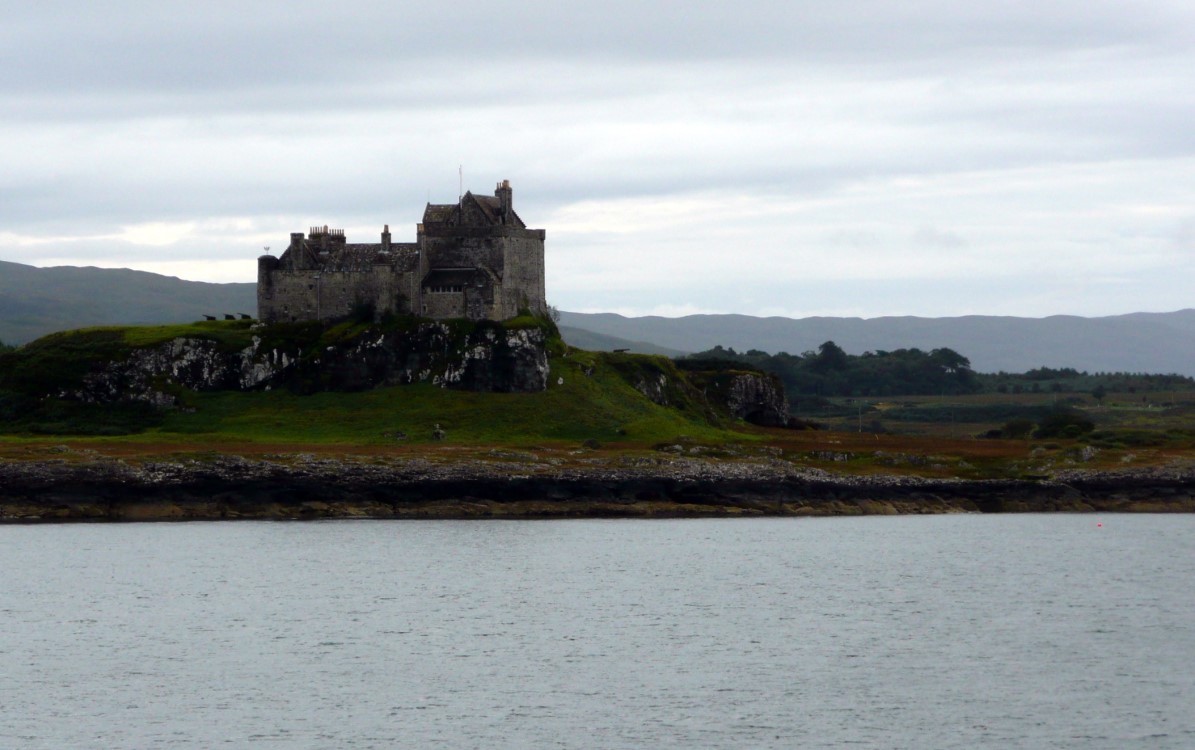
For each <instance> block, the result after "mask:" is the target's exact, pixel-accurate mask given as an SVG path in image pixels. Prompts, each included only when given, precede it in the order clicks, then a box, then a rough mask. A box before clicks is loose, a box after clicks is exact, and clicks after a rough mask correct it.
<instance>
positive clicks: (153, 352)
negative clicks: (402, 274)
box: [54, 322, 548, 408]
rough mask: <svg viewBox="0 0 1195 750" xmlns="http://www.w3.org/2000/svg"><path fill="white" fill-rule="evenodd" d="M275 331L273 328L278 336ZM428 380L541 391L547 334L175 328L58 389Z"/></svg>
mask: <svg viewBox="0 0 1195 750" xmlns="http://www.w3.org/2000/svg"><path fill="white" fill-rule="evenodd" d="M275 338H276V337H275ZM417 382H430V383H433V384H436V385H439V386H442V387H444V388H456V389H460V390H471V391H489V392H501V393H509V392H536V391H542V390H544V389H545V388H547V383H548V354H547V347H546V335H545V333H544V331H543V330H542V329H540V328H534V327H532V328H516V329H506V328H503V327H502V326H501V325H498V324H489V323H482V324H477V325H475V326H473V327H472V329H471V330H470V331H469V332H467V333H464V334H462V333H460V332H456V331H454V330H453V329H452V328H451V327H450V325H449V324H446V323H439V322H426V323H421V324H419V325H417V326H415V327H414V328H412V329H411V330H408V331H404V332H403V333H401V334H399V333H393V332H385V331H382V330H376V331H369V330H367V331H366V332H364V333H362V334H360V335H357V336H354V337H352V338H349V339H346V340H344V341H339V342H336V343H332V344H323V345H320V346H319V347H318V348H313V347H312V346H311V345H310V344H307V345H306V346H304V343H302V342H298V341H290V342H287V341H283V342H278V341H274V342H272V343H270V342H267V341H266V340H265V339H263V337H262V336H254V337H253V343H252V345H251V346H249V347H246V348H244V349H240V350H232V351H230V350H227V349H225V348H223V347H221V346H220V344H219V343H217V342H216V341H212V340H208V339H201V338H190V337H184V338H176V339H173V340H171V341H168V342H166V343H164V344H160V345H158V346H154V347H148V348H138V349H132V350H131V351H130V352H129V353H128V355H127V356H125V357H123V358H121V359H117V360H113V361H109V362H104V363H99V364H98V365H97V366H96V367H95V368H94V369H93V370H92V371H91V372H89V373H88V374H86V375H85V376H84V377H83V380H82V383H81V385H80V386H79V387H77V388H74V389H69V390H66V391H63V392H62V393H59V394H54V395H58V396H61V397H66V398H70V399H74V400H78V401H83V402H86V403H114V402H120V401H124V402H141V403H148V404H151V405H153V406H156V407H159V408H170V407H173V406H177V405H178V403H179V397H178V394H179V390H180V389H186V390H191V391H216V390H243V391H247V390H256V389H266V390H268V389H271V388H278V387H288V388H293V389H296V390H299V391H302V392H308V393H310V392H315V391H324V390H330V391H357V390H365V389H368V388H375V387H378V386H385V385H398V384H406V383H417Z"/></svg>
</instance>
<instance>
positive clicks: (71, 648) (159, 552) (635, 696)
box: [0, 515, 1195, 750]
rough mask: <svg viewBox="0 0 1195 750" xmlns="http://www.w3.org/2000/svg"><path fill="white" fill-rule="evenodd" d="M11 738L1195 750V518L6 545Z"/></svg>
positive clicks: (264, 532) (139, 528)
mask: <svg viewBox="0 0 1195 750" xmlns="http://www.w3.org/2000/svg"><path fill="white" fill-rule="evenodd" d="M0 569H2V571H3V579H2V580H3V583H2V585H0V747H3V748H54V749H55V750H57V749H59V748H149V747H155V748H156V747H165V748H214V747H273V748H395V747H419V748H425V747H432V748H434V747H444V748H686V749H687V748H830V747H865V748H1001V749H1003V748H1117V749H1118V750H1119V749H1121V748H1191V747H1195V517H1193V516H1145V515H1133V516H1126V515H1107V516H1102V517H1097V516H1094V515H1002V516H942V517H866V518H849V519H847V518H841V519H779V518H777V519H740V520H659V521H649V520H575V521H333V522H291V523H286V522H281V523H280V522H222V523H177V524H166V523H158V524H102V525H101V524H92V525H45V526H7V527H0Z"/></svg>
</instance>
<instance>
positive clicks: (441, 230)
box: [258, 182, 547, 322]
mask: <svg viewBox="0 0 1195 750" xmlns="http://www.w3.org/2000/svg"><path fill="white" fill-rule="evenodd" d="M510 201H511V191H510V187H509V183H507V182H503V183H500V184H499V187H498V189H497V190H496V191H495V196H494V197H492V198H491V197H478V196H474V195H472V194H471V193H467V194H466V195H465V196H464V197H462V199H461V201H460V203H459V205H456V206H453V205H445V206H439V205H437V206H433V205H430V204H429V205H428V207H427V210H426V211H425V214H424V223H423V224H419V225H418V229H417V237H416V242H415V243H411V244H398V243H393V244H392V243H391V242H390V232H389V227H388V226H387V228H386V229H385V230H384V231H383V233H382V241H381V243H380V244H373V245H368V244H365V245H361V244H346V240H345V237H344V233H343V232H342V231H341V230H329V229H328V228H327V227H323V228H322V229H321V228H319V227H315V228H313V229H312V233H311V236H310V237H305V236H304V235H303V234H302V233H294V234H292V235H291V244H290V247H289V248H288V249H287V251H286V252H285V253H284V254H283V255H282V257H281V258H273V257H270V256H263V257H262V258H260V259H259V261H258V318H259V319H261V320H263V321H266V322H283V321H299V320H324V321H327V320H334V319H336V318H342V317H345V316H348V315H350V314H351V313H353V312H354V310H356V309H358V308H359V307H360V306H362V305H371V306H372V307H373V309H374V313H375V317H376V318H380V317H381V316H383V315H385V314H387V313H399V314H414V315H422V316H425V317H429V318H436V319H444V318H469V319H472V320H479V319H486V318H488V319H491V320H505V319H508V318H512V317H514V316H516V315H518V314H519V312H520V310H524V309H529V310H531V311H532V312H535V313H539V314H542V313H545V312H546V311H547V299H546V294H545V290H544V236H545V233H544V231H543V230H542V229H526V228H525V227H524V225H523V223H522V220H521V219H519V218H518V216H517V215H515V214H514V212H513V208H511V206H510Z"/></svg>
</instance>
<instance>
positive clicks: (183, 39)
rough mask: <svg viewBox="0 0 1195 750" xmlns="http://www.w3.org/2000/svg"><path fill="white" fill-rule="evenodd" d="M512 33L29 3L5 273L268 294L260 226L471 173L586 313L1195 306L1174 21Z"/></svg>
mask: <svg viewBox="0 0 1195 750" xmlns="http://www.w3.org/2000/svg"><path fill="white" fill-rule="evenodd" d="M972 6H974V7H972ZM495 11H496V9H495V8H494V7H493V6H492V5H488V6H487V5H483V4H480V3H471V2H470V3H464V4H458V5H455V6H453V8H452V9H451V11H447V10H446V9H445V8H444V6H443V5H442V4H431V3H418V4H410V3H407V4H403V6H402V7H401V8H400V7H399V6H396V5H394V4H393V3H383V2H376V3H371V2H350V3H341V4H337V5H330V4H326V3H316V2H298V3H293V2H287V3H282V2H276V3H273V2H268V3H254V4H251V5H248V6H246V5H244V4H233V3H226V2H211V3H202V4H200V3H159V4H154V5H146V4H143V3H134V2H113V3H104V4H85V3H81V2H61V3H49V4H45V3H39V4H32V3H27V4H25V5H23V6H21V7H20V8H14V9H12V12H11V14H10V16H9V17H8V18H7V22H6V24H5V25H3V26H0V69H2V70H4V71H5V75H4V76H2V77H0V114H2V115H3V117H0V139H3V142H4V143H5V144H6V149H5V151H4V152H3V153H0V201H2V205H3V206H4V219H5V221H4V223H3V226H0V245H2V246H4V247H6V248H9V249H8V250H6V255H5V258H6V259H11V260H20V261H23V262H35V263H38V262H71V260H72V258H74V259H76V260H78V261H79V262H101V260H102V259H105V258H106V259H107V262H106V264H108V265H122V264H123V265H136V266H138V267H147V268H148V267H150V266H151V265H152V264H153V263H169V264H171V265H170V268H175V269H177V272H178V273H179V274H180V275H187V276H190V277H192V278H220V279H225V280H229V277H230V275H231V276H235V277H237V278H238V279H240V280H249V279H251V278H252V258H253V256H254V255H255V254H256V251H257V250H258V249H260V247H259V246H260V245H261V244H267V242H266V239H263V238H268V237H270V236H276V237H277V240H276V243H280V242H283V241H284V240H285V235H286V233H287V232H289V231H293V230H295V229H301V228H305V227H306V226H307V225H309V224H314V223H325V222H327V223H333V224H337V225H343V226H346V227H350V228H353V229H354V230H355V231H361V232H370V233H372V232H374V231H375V230H376V225H380V224H381V223H384V222H389V223H391V224H392V225H394V226H395V227H398V228H402V230H403V231H410V232H413V228H412V227H413V224H414V222H415V221H417V219H418V217H419V214H420V212H421V207H422V205H423V203H424V202H425V201H427V200H431V201H445V200H452V199H453V198H454V197H455V194H456V190H457V165H458V164H463V165H464V169H465V175H466V187H467V188H471V189H473V190H477V191H486V190H489V189H492V187H491V186H492V183H493V181H495V180H497V179H502V178H511V179H513V180H514V182H515V185H516V191H517V197H516V200H517V201H518V203H519V209H520V212H521V213H522V214H523V216H524V218H526V219H527V220H528V221H529V222H531V223H532V224H535V225H536V226H545V227H546V228H547V229H548V230H549V256H550V257H549V264H550V267H551V268H556V269H559V270H558V271H550V278H549V281H550V283H551V284H552V285H553V287H554V288H555V289H557V290H559V291H558V292H557V293H554V294H553V296H554V297H555V301H556V303H557V304H561V305H562V306H564V307H566V308H568V307H572V308H587V309H594V308H600V307H602V306H608V307H619V308H621V309H627V310H630V309H643V310H646V309H652V308H654V307H657V306H660V305H663V306H666V307H667V308H668V309H673V310H678V309H685V308H686V306H688V307H692V306H699V307H701V306H704V307H714V308H717V309H722V310H727V311H739V312H752V311H758V310H767V309H777V310H778V309H784V310H788V311H790V312H799V311H801V310H808V311H813V310H844V311H845V310H848V309H857V311H858V312H857V313H856V314H866V313H869V312H870V313H871V314H900V313H901V312H903V311H910V312H912V311H914V310H913V309H912V308H916V310H915V311H917V312H920V313H921V314H948V313H950V312H951V311H955V310H960V309H963V308H966V309H967V310H968V311H970V312H984V311H991V312H994V311H997V309H1000V310H1004V311H1011V310H1007V309H1006V308H1007V307H1008V305H1010V304H1019V305H1023V306H1024V307H1023V308H1022V310H1023V311H1024V312H1027V313H1039V314H1046V313H1050V312H1080V311H1083V312H1088V313H1090V312H1092V311H1100V310H1103V311H1107V312H1121V311H1127V310H1131V309H1138V308H1141V309H1144V308H1150V309H1165V308H1169V307H1176V306H1185V305H1187V304H1190V303H1189V302H1183V299H1185V298H1184V297H1183V292H1182V291H1181V290H1179V289H1178V288H1177V287H1176V286H1175V285H1174V284H1173V282H1172V279H1173V278H1174V276H1175V271H1176V269H1189V268H1190V265H1191V260H1190V259H1189V257H1187V255H1189V250H1190V242H1189V235H1190V231H1189V228H1188V229H1183V227H1184V226H1187V225H1185V224H1183V222H1184V221H1186V222H1189V221H1190V213H1189V206H1190V205H1191V204H1192V200H1191V199H1192V197H1193V196H1192V194H1191V193H1192V188H1188V187H1187V186H1188V185H1192V184H1195V134H1193V132H1192V130H1191V128H1190V127H1189V123H1190V122H1192V121H1195V94H1192V93H1191V92H1193V91H1195V86H1193V85H1192V84H1195V53H1193V52H1192V50H1193V49H1195V44H1192V42H1193V41H1195V39H1193V38H1192V37H1193V36H1195V32H1193V31H1192V29H1195V23H1192V22H1193V21H1195V9H1192V8H1190V7H1188V5H1187V4H1183V3H1178V2H1157V3H1150V4H1149V5H1148V7H1145V8H1142V7H1131V8H1130V7H1127V6H1124V5H1122V4H1120V3H1112V2H1088V3H1084V4H1077V3H1073V4H1072V3H1062V2H1052V3H1041V2H1038V3H1028V2H1012V3H1003V4H979V5H975V4H960V3H956V2H913V3H901V4H894V3H890V2H879V1H878V0H877V1H875V2H872V1H870V0H869V1H867V2H860V1H851V2H843V3H834V4H827V3H811V2H798V3H793V2H742V3H736V4H732V5H727V4H704V3H702V4H694V3H684V4H682V3H654V4H643V3H641V2H636V3H631V2H623V1H622V0H616V1H615V2H612V3H606V4H603V5H601V6H598V5H589V6H584V7H573V6H570V5H567V4H559V3H547V2H532V3H523V4H521V5H520V6H519V7H518V8H504V9H502V12H495ZM192 225H193V226H194V227H199V229H194V230H187V231H184V228H185V227H187V226H192ZM142 226H150V227H151V229H152V230H153V231H148V230H142V229H137V227H142ZM171 227H173V229H171ZM213 227H216V228H218V229H213ZM130 228H131V229H130ZM204 228H206V229H204ZM170 231H175V233H176V235H177V236H175V237H174V239H173V240H169V235H170ZM196 233H200V234H196ZM159 235H161V236H162V237H163V238H165V239H166V240H169V241H163V243H162V244H158V245H153V246H145V245H141V244H138V243H139V242H143V241H144V238H145V237H147V236H155V237H156V236H159ZM200 235H201V236H200ZM114 237H116V238H122V237H123V238H125V239H113V238H114ZM129 237H131V238H133V239H131V240H130V239H127V238H129ZM852 238H853V239H852ZM861 238H867V241H866V242H863V241H862V240H861ZM1176 238H1178V239H1177V240H1176ZM146 247H149V248H150V249H148V250H147V249H146ZM1184 253H1186V254H1187V255H1184ZM237 257H244V258H245V266H244V271H243V272H239V271H236V270H235V268H236V266H235V265H234V263H233V261H234V260H235V259H236V258H237ZM188 258H191V259H193V260H191V261H190V262H189V261H188ZM1043 266H1044V267H1047V268H1049V269H1051V272H1052V273H1057V272H1058V269H1068V272H1069V273H1071V274H1073V275H1074V277H1075V278H1076V279H1077V281H1076V282H1075V283H1074V284H1073V285H1069V286H1067V287H1066V288H1065V293H1064V292H1063V290H1062V287H1060V286H1059V285H1058V282H1057V281H1054V282H1049V281H1047V280H1043V278H1042V276H1041V273H1040V269H1041V268H1042V267H1043ZM628 268H630V269H634V271H633V272H632V273H628V272H627V269H628ZM1162 269H1168V270H1165V271H1164V270H1162ZM1097 270H1098V273H1097ZM980 278H982V279H984V281H983V282H978V281H976V279H980ZM1053 278H1055V279H1056V278H1057V276H1055V277H1053ZM885 279H889V280H891V279H899V280H900V283H899V285H895V284H893V282H892V281H888V282H885ZM884 283H888V284H889V285H890V286H889V287H888V288H887V291H886V292H881V291H880V288H881V287H882V286H883V284H884ZM1051 283H1052V284H1053V286H1051ZM1068 284H1069V282H1068ZM1151 285H1152V286H1153V287H1154V291H1152V292H1151V291H1149V289H1150V286H1151ZM973 287H974V289H972V288H973ZM718 289H722V290H724V291H725V292H726V293H725V294H721V295H719V294H718V293H717V290H718ZM959 289H967V290H972V293H968V294H963V295H959V294H956V293H955V291H954V290H959ZM1052 289H1053V290H1055V291H1051V290H1052ZM738 290H748V291H749V293H748V291H744V292H742V293H740V292H739V291H738ZM860 290H867V291H866V293H865V294H861V293H860ZM976 305H987V306H988V307H987V309H986V310H985V309H983V308H980V309H976V308H975V306H976Z"/></svg>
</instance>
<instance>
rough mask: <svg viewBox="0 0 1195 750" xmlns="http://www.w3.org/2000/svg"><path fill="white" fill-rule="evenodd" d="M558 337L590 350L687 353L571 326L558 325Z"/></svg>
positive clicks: (668, 354)
mask: <svg viewBox="0 0 1195 750" xmlns="http://www.w3.org/2000/svg"><path fill="white" fill-rule="evenodd" d="M560 337H561V338H563V339H564V340H565V341H567V342H568V343H569V344H570V345H571V346H575V347H577V348H578V349H587V350H589V351H591V352H612V351H615V350H616V349H626V350H627V351H628V352H633V353H635V354H662V355H664V356H665V357H679V356H681V355H682V354H687V353H688V352H682V351H681V350H679V349H669V348H668V347H666V346H658V345H656V344H650V343H648V342H646V341H629V340H627V339H620V338H618V337H617V336H607V335H605V334H602V333H594V332H593V331H587V330H585V329H584V328H574V327H573V326H564V325H562V326H560Z"/></svg>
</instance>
